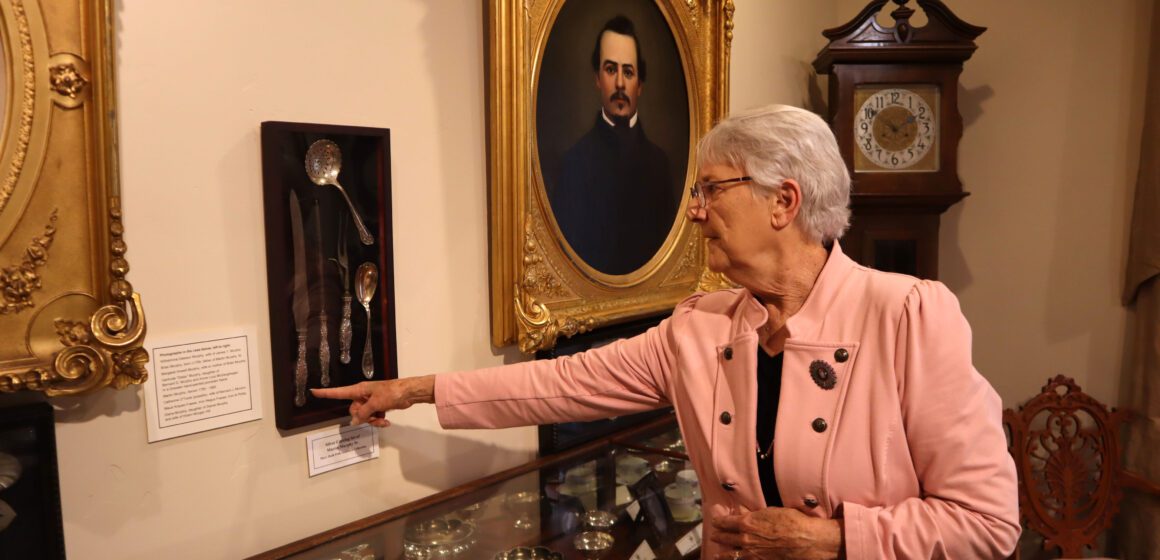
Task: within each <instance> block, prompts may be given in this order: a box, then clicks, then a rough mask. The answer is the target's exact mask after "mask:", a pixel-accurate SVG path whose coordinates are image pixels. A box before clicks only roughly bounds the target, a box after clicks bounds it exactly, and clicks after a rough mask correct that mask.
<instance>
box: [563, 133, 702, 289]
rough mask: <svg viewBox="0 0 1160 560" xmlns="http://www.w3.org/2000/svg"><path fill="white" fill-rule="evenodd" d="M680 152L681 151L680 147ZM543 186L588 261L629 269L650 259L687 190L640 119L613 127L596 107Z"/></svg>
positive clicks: (606, 268)
mask: <svg viewBox="0 0 1160 560" xmlns="http://www.w3.org/2000/svg"><path fill="white" fill-rule="evenodd" d="M681 157H682V158H683V157H684V154H681ZM555 179H556V180H555V181H554V182H549V183H548V184H547V185H546V187H547V194H548V202H549V204H550V205H551V207H552V214H553V215H554V216H555V217H556V223H557V224H559V226H560V231H561V233H563V234H564V239H566V240H568V243H569V244H570V245H572V249H573V250H575V251H576V254H577V255H579V256H580V258H581V259H584V262H586V263H588V264H589V265H590V266H591V267H592V268H595V269H596V270H599V271H600V272H603V273H605V274H628V273H630V272H632V271H634V270H636V269H638V268H640V267H642V266H644V264H645V263H646V262H648V260H649V259H651V258H652V256H653V255H654V254H656V252H657V251H658V250H660V248H661V245H663V244H664V242H665V238H666V237H667V236H668V235H669V228H670V227H672V225H673V222H674V221H675V220H676V219H677V211H678V210H679V209H680V206H681V201H682V200H683V197H684V194H685V191H684V183H683V179H684V178H683V177H682V178H681V179H682V182H680V183H678V182H677V181H676V180H675V179H674V178H673V175H672V172H671V170H670V165H669V159H668V157H667V156H666V155H665V152H664V150H662V149H660V148H659V147H658V146H657V145H656V144H653V143H652V142H651V141H649V139H648V137H647V136H645V133H644V125H643V123H641V122H640V121H639V120H638V121H637V123H636V126H634V127H632V128H628V127H627V126H618V127H613V126H612V125H610V124H608V122H607V121H605V120H604V117H603V116H602V115H601V114H600V112H599V111H598V112H597V113H596V120H595V123H594V124H593V125H592V129H591V130H590V131H588V133H587V134H585V135H584V136H583V137H582V138H580V140H579V141H578V142H576V144H575V145H574V146H572V147H571V148H570V149H569V150H568V151H567V152H565V153H564V156H563V158H562V160H561V162H560V169H559V170H558V171H557V173H556V176H555Z"/></svg>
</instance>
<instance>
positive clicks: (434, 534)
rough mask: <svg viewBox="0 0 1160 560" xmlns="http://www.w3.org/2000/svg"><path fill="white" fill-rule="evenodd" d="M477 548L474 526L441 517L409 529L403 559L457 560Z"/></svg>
mask: <svg viewBox="0 0 1160 560" xmlns="http://www.w3.org/2000/svg"><path fill="white" fill-rule="evenodd" d="M473 545H475V523H472V522H470V521H463V520H461V519H456V518H453V517H439V518H436V519H432V520H430V521H424V522H422V523H419V524H417V525H412V526H410V527H407V531H406V533H405V534H404V535H403V557H404V558H407V559H408V560H425V559H428V558H455V557H457V556H459V555H461V554H463V553H465V552H467V551H468V550H471V547H472V546H473Z"/></svg>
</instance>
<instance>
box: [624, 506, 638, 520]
mask: <svg viewBox="0 0 1160 560" xmlns="http://www.w3.org/2000/svg"><path fill="white" fill-rule="evenodd" d="M624 510H625V511H627V512H628V519H629V520H630V521H636V516H637V515H639V514H640V504H638V503H636V502H633V503H631V504H628V507H627V508H624Z"/></svg>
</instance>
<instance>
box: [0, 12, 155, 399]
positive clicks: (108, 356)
mask: <svg viewBox="0 0 1160 560" xmlns="http://www.w3.org/2000/svg"><path fill="white" fill-rule="evenodd" d="M112 6H113V0H69V1H65V2H61V1H59V0H0V48H2V50H3V53H2V54H3V57H4V62H5V72H4V78H5V79H4V80H0V87H5V88H6V89H5V91H6V96H5V99H6V101H5V103H4V105H3V106H2V107H0V109H3V111H4V115H5V119H4V120H3V123H4V127H3V129H2V130H0V333H2V336H0V392H3V393H10V392H16V391H26V390H27V391H42V392H44V393H45V394H47V395H49V396H57V395H72V394H80V393H86V392H90V391H94V390H97V389H100V388H103V387H115V388H118V389H122V388H125V387H127V386H129V385H133V384H139V383H142V382H144V381H145V378H146V375H147V374H146V370H145V367H144V364H145V363H146V362H147V361H148V354H147V353H146V352H145V350H144V349H143V348H142V344H143V342H144V337H145V316H144V312H143V309H142V306H141V298H140V296H139V295H138V294H137V293H135V292H134V291H133V286H132V285H131V284H130V283H129V281H128V280H127V279H126V274H127V273H128V272H129V263H128V261H126V260H125V252H126V245H125V241H124V238H123V235H124V229H125V228H124V225H123V223H122V221H121V202H120V189H119V182H118V181H119V177H118V171H117V131H116V112H115V91H114V72H113V66H114V47H113V45H114V35H113V13H112Z"/></svg>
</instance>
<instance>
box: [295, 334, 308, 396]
mask: <svg viewBox="0 0 1160 560" xmlns="http://www.w3.org/2000/svg"><path fill="white" fill-rule="evenodd" d="M294 406H306V333H299V334H298V363H297V364H294Z"/></svg>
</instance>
